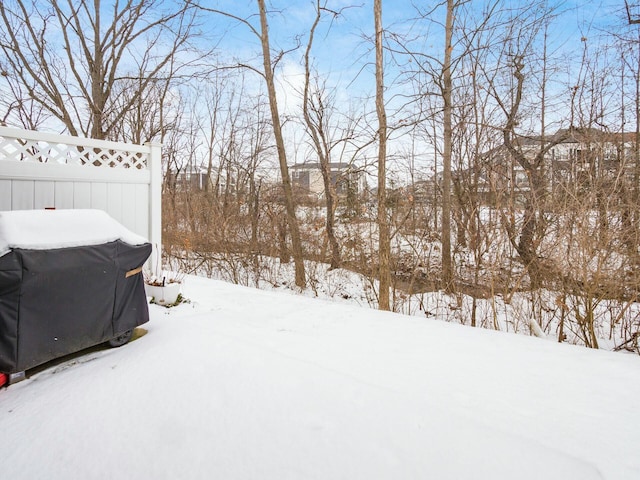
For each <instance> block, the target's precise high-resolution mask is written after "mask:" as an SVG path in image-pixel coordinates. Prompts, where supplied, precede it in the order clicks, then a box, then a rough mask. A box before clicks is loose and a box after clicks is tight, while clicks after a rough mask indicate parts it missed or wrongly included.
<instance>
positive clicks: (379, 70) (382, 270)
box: [373, 0, 391, 310]
mask: <svg viewBox="0 0 640 480" xmlns="http://www.w3.org/2000/svg"><path fill="white" fill-rule="evenodd" d="M373 15H374V22H375V51H376V113H377V115H378V135H377V138H378V194H377V195H378V218H377V223H378V236H379V237H378V259H379V260H378V261H379V270H378V276H379V280H380V292H379V294H378V295H379V298H378V308H379V309H380V310H389V309H390V302H389V288H390V287H391V267H390V257H391V235H390V231H389V220H388V218H387V184H386V182H387V113H386V110H385V104H384V46H383V33H384V31H383V28H382V1H381V0H374V2H373Z"/></svg>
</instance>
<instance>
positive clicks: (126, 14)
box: [0, 0, 194, 139]
mask: <svg viewBox="0 0 640 480" xmlns="http://www.w3.org/2000/svg"><path fill="white" fill-rule="evenodd" d="M172 6H173V7H174V8H168V7H167V5H166V2H164V1H162V0H127V1H125V2H115V3H110V4H109V5H105V4H103V2H101V0H93V1H90V0H79V1H71V0H47V1H44V2H42V1H35V0H6V1H3V2H2V3H0V17H1V22H2V23H1V25H2V29H1V30H0V32H1V33H0V48H1V49H2V52H3V53H4V58H5V60H4V62H3V65H2V70H3V72H4V75H5V80H6V81H7V82H8V83H9V85H11V86H12V89H11V91H12V92H14V93H17V92H20V91H24V90H26V93H27V95H28V96H27V97H26V98H19V99H16V100H17V101H18V102H23V103H35V104H39V105H41V106H42V108H43V109H45V110H47V111H48V112H50V114H51V116H52V117H55V118H56V119H57V120H59V121H60V122H61V123H62V125H63V126H64V128H65V129H66V130H67V131H68V132H69V133H71V134H73V135H78V134H82V135H85V136H91V137H93V138H98V139H105V138H113V137H114V131H115V130H116V129H117V128H118V126H119V125H120V123H121V122H122V120H123V118H124V116H125V115H126V114H127V112H128V111H129V109H134V108H135V105H136V103H137V102H139V100H140V98H144V97H145V96H146V95H147V93H148V92H149V91H150V90H151V89H153V88H154V87H155V83H156V82H157V80H158V79H167V78H169V77H170V76H172V75H175V74H176V70H177V65H176V64H174V65H173V68H171V69H168V68H167V67H168V66H170V64H171V62H172V61H173V60H174V59H175V58H178V57H179V55H180V53H183V52H185V51H186V49H187V48H189V40H190V39H191V38H192V36H193V35H194V33H193V26H194V17H193V11H192V8H191V7H190V6H189V4H188V3H180V4H178V3H176V4H172ZM109 9H110V10H109ZM52 32H59V34H53V33H52ZM165 45H168V46H166V47H165ZM141 47H142V48H141ZM181 65H182V66H184V64H181ZM132 80H133V81H132ZM18 85H21V86H22V87H21V88H18ZM125 90H127V91H128V94H127V95H126V98H127V101H126V102H123V103H119V102H117V101H116V98H115V97H116V94H120V93H122V92H123V91H125ZM118 98H120V99H122V98H125V97H122V98H121V97H118Z"/></svg>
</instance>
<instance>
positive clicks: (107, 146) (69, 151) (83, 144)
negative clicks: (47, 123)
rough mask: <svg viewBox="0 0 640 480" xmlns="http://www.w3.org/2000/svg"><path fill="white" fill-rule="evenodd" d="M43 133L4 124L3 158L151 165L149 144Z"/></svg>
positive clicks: (0, 145) (0, 140) (115, 165)
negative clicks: (32, 134)
mask: <svg viewBox="0 0 640 480" xmlns="http://www.w3.org/2000/svg"><path fill="white" fill-rule="evenodd" d="M32 137H33V136H32ZM39 137H41V138H29V136H27V135H25V134H24V133H23V131H21V130H14V129H5V128H1V129H0V160H12V161H19V162H35V163H56V164H64V165H79V166H93V167H111V168H134V169H139V170H140V169H146V168H147V165H148V157H149V152H148V149H147V148H146V147H140V146H136V145H127V144H121V143H116V142H106V141H97V140H91V139H82V138H78V137H62V136H57V135H47V134H42V135H39ZM70 139H73V141H72V142H70V141H69V140H70Z"/></svg>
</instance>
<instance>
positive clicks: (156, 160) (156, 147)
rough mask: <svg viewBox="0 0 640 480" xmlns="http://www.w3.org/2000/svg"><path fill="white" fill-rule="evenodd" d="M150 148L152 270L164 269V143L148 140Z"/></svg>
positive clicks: (147, 144)
mask: <svg viewBox="0 0 640 480" xmlns="http://www.w3.org/2000/svg"><path fill="white" fill-rule="evenodd" d="M145 145H146V146H148V147H149V148H150V153H149V164H148V168H149V173H150V175H151V183H150V184H149V242H150V243H151V245H152V246H153V252H152V253H151V258H150V260H151V271H152V272H154V273H155V272H157V271H159V270H161V269H162V144H161V143H157V142H147V143H145Z"/></svg>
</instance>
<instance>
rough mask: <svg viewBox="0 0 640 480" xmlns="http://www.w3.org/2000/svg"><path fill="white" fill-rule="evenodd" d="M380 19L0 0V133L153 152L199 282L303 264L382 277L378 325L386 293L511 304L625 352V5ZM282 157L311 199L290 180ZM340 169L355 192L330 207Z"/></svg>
mask: <svg viewBox="0 0 640 480" xmlns="http://www.w3.org/2000/svg"><path fill="white" fill-rule="evenodd" d="M338 5H340V6H338ZM385 7H386V5H385V3H384V1H382V0H374V2H373V4H372V5H364V6H363V5H349V6H344V3H343V2H339V3H336V2H332V1H330V0H313V1H309V2H307V3H305V4H304V6H303V8H304V9H306V10H305V11H306V13H307V15H306V16H304V18H305V19H307V21H308V23H307V24H302V23H301V24H300V25H297V30H296V31H292V32H290V33H289V34H287V35H284V36H283V34H282V31H281V30H280V29H277V30H274V29H273V28H270V24H271V22H274V23H277V22H281V20H282V18H283V17H286V15H287V14H288V13H289V12H288V11H287V8H291V7H288V2H265V0H256V1H255V2H247V3H246V4H242V5H239V6H237V7H229V8H228V9H227V10H224V9H222V8H217V7H216V6H215V5H212V4H211V3H210V2H198V1H192V0H190V1H180V2H178V1H171V0H126V1H124V2H113V1H105V0H93V1H89V0H80V1H73V2H72V1H71V0H66V1H63V0H48V1H34V0H6V1H4V2H2V4H0V15H1V17H2V28H1V29H0V48H1V51H2V56H1V57H0V89H1V91H2V96H1V97H0V121H2V122H3V123H5V124H9V125H13V126H21V127H24V128H29V129H39V128H55V129H59V130H63V131H66V132H68V133H70V134H73V135H83V136H90V137H93V138H99V139H110V140H117V141H126V142H135V143H143V142H145V141H150V140H157V141H160V142H162V144H163V162H164V183H163V215H164V222H163V223H164V225H163V229H164V239H165V242H166V245H165V247H166V249H167V252H168V253H169V254H170V255H172V256H174V257H175V258H182V259H185V261H186V260H187V259H188V260H189V262H191V263H190V265H192V266H193V268H200V269H204V270H205V271H206V270H207V269H209V270H211V269H214V268H223V269H226V270H227V271H228V272H229V274H230V277H231V278H232V279H234V280H235V281H238V282H242V281H245V282H246V281H247V280H246V279H245V280H242V279H241V278H240V277H241V276H242V275H246V273H243V272H247V271H251V270H252V269H253V271H254V272H256V274H258V273H259V271H260V269H261V268H263V267H262V264H261V263H260V259H261V258H263V257H276V258H279V259H280V260H281V261H282V262H288V261H291V260H292V261H293V263H294V265H295V270H294V271H295V278H294V282H295V284H296V285H297V286H298V287H300V288H303V287H305V286H308V285H309V284H310V283H313V281H314V279H313V275H311V274H310V272H309V271H308V268H309V267H308V266H307V264H305V260H317V261H321V262H326V263H328V264H330V266H331V268H338V267H346V268H350V269H353V270H357V271H359V272H361V273H364V274H366V275H367V276H368V277H369V278H371V279H372V280H373V279H375V280H377V282H379V283H374V282H372V285H375V291H376V302H377V306H378V307H379V308H381V309H397V308H398V306H397V301H396V295H395V293H394V292H395V291H396V289H398V290H406V291H411V292H415V291H424V290H427V289H437V290H442V291H444V292H446V293H447V294H449V295H453V296H455V295H459V294H467V295H470V296H471V297H472V298H473V299H474V300H473V302H474V305H475V302H476V299H481V298H487V297H491V296H496V295H500V296H502V297H503V298H505V299H507V300H508V299H510V298H511V296H512V295H513V294H514V292H522V291H525V292H530V294H531V301H532V305H536V306H537V307H538V314H536V315H534V317H535V320H536V323H537V324H538V326H539V327H540V328H541V329H542V330H545V329H548V328H550V327H548V325H544V322H545V320H544V318H545V316H544V314H543V313H544V312H543V311H544V310H545V309H550V308H552V309H553V311H554V312H555V313H554V315H556V316H557V319H558V322H557V325H559V326H557V327H555V328H556V329H557V331H556V332H555V333H556V334H557V335H558V338H559V339H562V338H563V336H566V332H565V331H564V329H565V328H571V329H573V331H574V334H575V335H576V336H578V337H579V338H580V339H581V341H582V342H583V343H585V344H586V345H588V346H594V347H597V346H598V334H601V333H602V332H598V331H597V329H598V316H599V315H600V316H601V315H603V313H601V312H603V311H605V312H607V313H606V314H607V315H609V324H610V325H611V328H614V327H615V326H616V325H617V326H618V327H620V326H621V325H622V324H624V329H625V335H626V337H625V338H627V339H629V340H634V339H635V338H636V337H637V332H638V330H640V329H639V328H638V320H637V318H636V313H635V310H634V305H635V303H636V300H637V295H638V278H637V274H636V273H635V272H636V270H637V266H638V259H639V258H640V257H639V255H638V240H639V238H640V210H639V208H638V204H639V202H638V200H640V149H639V148H638V145H639V144H640V127H639V125H640V121H639V119H640V29H639V28H638V26H637V25H636V24H635V23H634V21H633V19H632V18H631V17H630V16H627V10H625V8H624V5H622V4H621V5H619V9H618V10H617V11H616V10H612V11H610V12H607V13H608V17H607V18H606V20H607V21H606V22H604V23H599V20H600V19H599V18H598V19H593V18H592V20H590V21H586V22H584V23H582V24H575V22H572V21H571V20H570V19H572V18H576V17H581V18H589V15H590V14H592V13H590V12H592V11H591V10H590V9H589V8H588V7H583V8H585V10H584V11H583V10H579V9H577V10H573V11H568V10H562V8H563V7H562V6H560V7H559V6H556V5H555V4H550V3H549V2H546V1H539V0H534V1H533V2H528V3H527V4H526V5H522V6H515V7H514V6H513V5H512V2H507V1H504V0H487V1H483V2H475V1H474V2H470V1H465V0H443V1H441V2H424V3H422V4H420V5H416V6H414V7H412V8H411V9H410V10H408V11H407V18H402V19H400V20H397V18H394V21H393V22H390V23H385V22H384V21H383V18H384V17H383V14H387V13H388V11H387V10H384V9H385ZM301 8H302V7H301ZM386 8H388V7H386ZM365 10H366V18H370V19H371V23H370V25H365V26H362V27H359V28H360V30H358V31H357V32H351V34H352V36H351V37H349V38H351V39H352V42H354V44H357V45H356V46H354V47H353V51H354V52H355V51H357V52H359V53H360V54H359V55H354V58H353V61H352V64H351V67H352V70H353V71H354V72H355V73H354V74H353V76H351V77H349V78H336V76H335V75H332V74H331V73H330V72H327V71H325V70H323V64H322V62H321V60H322V58H323V56H324V55H326V52H325V51H324V50H323V49H324V48H325V47H324V45H325V44H327V43H328V39H330V38H333V36H337V35H339V34H340V35H342V34H343V30H341V28H344V24H346V23H348V22H349V21H350V20H352V19H353V18H355V17H356V16H363V15H364V13H365V12H364V11H365ZM596 20H598V22H597V21H596ZM568 30H575V32H574V33H575V35H574V36H568V35H567V36H564V37H563V36H562V33H563V32H564V31H568ZM231 33H233V35H234V36H235V37H236V38H238V39H241V40H238V42H239V43H240V45H238V52H232V53H231V54H230V53H229V52H228V50H227V49H226V48H224V47H223V46H226V45H227V44H226V43H225V40H224V35H226V34H231ZM576 35H577V36H576ZM273 38H276V41H275V42H274V40H273ZM286 62H292V63H294V64H295V65H297V68H298V71H299V72H301V73H302V75H301V78H303V81H302V82H297V83H291V80H290V79H289V78H288V77H287V75H286V68H285V64H286ZM287 82H289V83H287ZM283 84H284V85H286V86H287V88H289V90H290V91H294V93H295V96H296V98H297V99H298V100H297V102H298V103H296V104H294V105H293V106H291V105H286V106H284V101H285V100H284V99H283V97H282V85H283ZM345 92H346V93H345ZM300 159H305V160H309V161H313V162H315V163H317V164H318V166H319V171H320V174H321V176H322V186H323V192H322V195H321V196H320V197H319V198H315V197H314V198H311V197H310V195H309V194H308V192H304V191H301V189H300V188H299V187H298V186H297V185H296V183H295V182H294V181H293V180H292V178H291V174H290V167H291V165H292V164H293V163H294V162H295V161H300ZM338 163H339V164H347V165H351V171H353V170H357V171H359V172H361V173H362V175H364V176H365V177H366V178H367V183H368V185H369V188H368V189H366V190H359V191H357V192H356V191H353V192H350V194H344V193H342V194H338V192H337V191H336V179H335V172H333V171H332V168H333V166H334V165H335V164H338ZM548 291H552V292H556V293H554V295H553V299H552V300H549V298H548V295H547V294H546V293H545V292H548ZM543 297H544V299H543ZM611 302H617V303H615V305H616V308H613V307H610V308H606V309H604V310H602V309H601V308H600V307H602V306H603V305H605V304H606V305H614V304H613V303H611ZM474 312H475V310H474ZM565 321H566V322H568V323H565ZM470 322H471V323H472V324H474V325H475V324H477V323H480V321H479V320H477V319H476V317H475V313H474V314H473V315H472V318H471V320H470ZM567 325H569V327H567ZM618 327H616V328H618ZM620 328H622V327H620ZM634 341H635V340H634Z"/></svg>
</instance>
